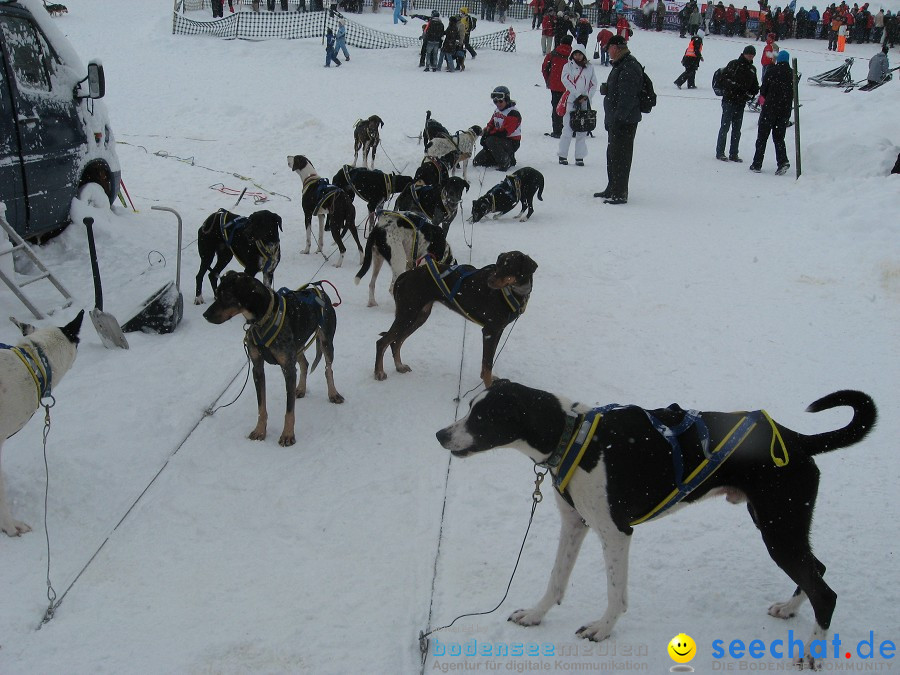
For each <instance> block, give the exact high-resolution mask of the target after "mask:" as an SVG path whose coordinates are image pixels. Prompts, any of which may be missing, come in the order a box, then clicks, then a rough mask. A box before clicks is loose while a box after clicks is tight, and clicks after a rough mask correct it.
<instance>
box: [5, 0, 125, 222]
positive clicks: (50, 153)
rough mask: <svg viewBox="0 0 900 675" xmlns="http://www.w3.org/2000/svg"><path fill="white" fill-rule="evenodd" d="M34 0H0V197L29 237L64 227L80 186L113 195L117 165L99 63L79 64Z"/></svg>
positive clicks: (13, 218) (42, 8)
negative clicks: (86, 65)
mask: <svg viewBox="0 0 900 675" xmlns="http://www.w3.org/2000/svg"><path fill="white" fill-rule="evenodd" d="M53 22H54V19H52V18H51V17H50V15H49V14H48V13H47V10H46V9H45V8H44V6H43V4H42V3H41V2H40V0H0V202H3V203H4V204H5V205H6V219H7V220H8V221H9V223H10V224H11V225H12V226H13V228H15V230H16V231H17V232H19V233H20V234H21V235H22V236H23V237H26V238H30V239H34V238H37V237H39V236H40V235H42V234H46V233H49V232H52V231H53V230H58V229H60V228H62V227H65V226H66V225H67V224H68V222H69V207H70V205H71V203H72V198H73V197H76V196H78V194H79V191H81V190H87V189H90V190H92V191H93V193H97V192H98V191H97V189H96V187H94V186H93V185H91V184H96V185H99V186H100V188H101V189H102V191H103V192H104V193H105V194H106V196H107V197H108V198H109V201H110V203H112V201H113V199H115V196H116V193H117V191H118V187H119V178H120V175H121V174H120V167H119V159H118V157H117V156H116V150H115V138H114V136H113V133H112V130H111V129H110V126H109V119H108V116H107V113H106V107H105V106H104V105H103V103H102V102H100V101H97V100H96V99H99V98H102V97H103V95H104V93H105V80H104V76H103V66H102V65H101V64H100V63H99V62H97V61H92V62H91V63H90V64H88V67H87V68H85V67H84V65H83V64H82V63H81V60H80V59H79V57H78V55H77V54H76V53H75V50H74V49H73V48H72V45H71V44H69V41H68V40H67V39H66V38H65V36H64V35H63V34H62V33H61V32H60V31H59V29H58V28H57V27H56V26H55V25H54V24H53Z"/></svg>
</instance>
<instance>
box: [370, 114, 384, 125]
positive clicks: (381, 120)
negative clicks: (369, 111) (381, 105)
mask: <svg viewBox="0 0 900 675" xmlns="http://www.w3.org/2000/svg"><path fill="white" fill-rule="evenodd" d="M372 117H374V118H375V121H376V122H378V126H380V127H383V126H384V120H383V119H381V118H380V117H379V116H378V115H372Z"/></svg>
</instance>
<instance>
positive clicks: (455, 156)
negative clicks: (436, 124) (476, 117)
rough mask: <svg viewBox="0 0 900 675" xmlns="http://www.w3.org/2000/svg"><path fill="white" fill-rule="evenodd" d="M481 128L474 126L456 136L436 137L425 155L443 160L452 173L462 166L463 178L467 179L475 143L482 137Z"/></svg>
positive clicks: (427, 146) (428, 146) (427, 145)
mask: <svg viewBox="0 0 900 675" xmlns="http://www.w3.org/2000/svg"><path fill="white" fill-rule="evenodd" d="M481 131H482V129H481V127H480V126H478V125H477V124H473V125H472V126H470V127H469V128H468V129H465V130H463V131H457V132H456V133H455V134H446V135H435V136H434V137H433V138H432V139H431V140H430V141H429V142H427V143H426V144H425V155H426V156H428V157H438V158H440V159H443V160H444V161H445V162H447V164H449V165H450V167H451V173H453V174H455V173H456V169H457V168H458V167H459V166H460V165H462V177H463V179H467V176H466V174H467V170H468V168H469V160H470V159H472V155H473V153H474V152H475V141H477V140H478V139H479V138H480V137H481Z"/></svg>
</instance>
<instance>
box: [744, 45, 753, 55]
mask: <svg viewBox="0 0 900 675" xmlns="http://www.w3.org/2000/svg"><path fill="white" fill-rule="evenodd" d="M741 54H753V56H756V47H754V46H753V45H747V46H746V47H744V51H742V52H741Z"/></svg>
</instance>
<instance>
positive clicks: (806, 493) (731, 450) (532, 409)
mask: <svg viewBox="0 0 900 675" xmlns="http://www.w3.org/2000/svg"><path fill="white" fill-rule="evenodd" d="M841 406H846V407H849V408H852V410H853V419H851V420H850V422H849V424H847V425H846V426H844V427H842V428H840V429H836V430H834V431H827V432H823V433H818V434H801V433H798V432H796V431H792V430H791V429H788V428H787V427H785V426H782V425H781V424H778V423H777V422H774V421H773V420H772V418H771V417H770V416H769V415H768V413H766V412H765V411H762V410H760V411H755V412H738V413H722V412H698V411H695V410H689V411H685V410H682V409H681V408H679V407H678V406H675V405H673V406H669V407H668V408H664V409H660V410H645V409H643V408H639V407H637V406H604V407H603V408H594V409H592V408H590V407H589V406H585V405H582V404H579V403H573V402H572V401H569V400H567V399H564V398H562V397H559V396H555V395H554V394H551V393H548V392H545V391H540V390H538V389H531V388H529V387H526V386H523V385H521V384H516V383H514V382H510V381H508V380H497V381H495V382H494V383H493V385H492V386H491V387H490V388H489V389H488V390H487V391H485V392H483V393H482V394H480V395H478V396H477V397H476V398H475V399H474V400H473V401H472V403H471V405H470V407H469V412H468V414H467V415H466V417H464V418H463V419H461V420H459V421H458V422H456V423H454V424H451V425H450V426H448V427H446V428H444V429H441V430H440V431H438V432H437V439H438V441H439V442H440V444H441V445H442V446H443V447H444V448H446V449H447V450H450V451H451V452H452V453H453V454H454V455H456V456H458V457H468V456H469V455H473V454H475V453H478V452H482V451H484V450H489V449H491V448H497V447H513V448H516V449H517V450H520V451H521V452H523V453H524V454H526V455H527V456H528V457H529V458H530V459H531V460H532V461H534V462H535V463H536V464H538V465H542V466H546V467H549V471H550V473H551V474H552V475H553V478H554V484H555V486H556V490H554V492H556V497H557V499H556V503H557V506H558V507H559V509H560V512H561V521H562V527H561V530H560V536H559V548H558V550H557V554H556V562H555V564H554V566H553V571H552V572H551V573H550V582H549V584H548V586H547V590H546V593H545V594H544V596H543V597H542V598H541V599H540V600H539V601H538V603H537V605H535V606H534V607H532V608H531V609H520V610H517V611H515V612H513V613H512V615H511V616H510V617H509V620H510V621H514V622H515V623H518V624H520V625H523V626H534V625H537V624H539V623H540V622H541V620H542V619H543V618H544V615H545V614H546V613H547V611H548V610H549V609H550V608H551V607H553V605H558V604H560V603H561V602H562V599H563V595H564V593H565V590H566V585H567V583H568V580H569V574H570V573H571V571H572V567H573V566H574V564H575V559H576V558H577V557H578V551H579V549H580V547H581V543H582V541H583V540H584V537H585V535H586V534H587V531H588V528H593V530H594V531H595V532H596V533H597V534H598V535H599V536H600V539H601V540H602V543H603V554H604V558H605V561H606V582H607V602H608V606H607V609H606V613H605V614H604V615H603V617H602V618H600V619H599V620H597V621H594V622H592V623H589V624H587V625H585V626H582V627H581V628H579V629H578V632H577V634H578V635H579V636H580V637H584V638H588V639H590V640H595V641H600V640H605V639H606V638H608V637H609V635H610V633H611V632H612V630H613V628H614V626H615V625H616V621H617V620H618V619H619V617H620V616H621V615H622V614H623V613H624V612H625V610H626V607H627V593H626V582H627V578H628V548H629V545H630V543H631V534H632V531H633V526H634V525H637V524H638V523H641V522H645V521H647V520H650V519H651V518H655V517H657V516H659V515H661V514H662V513H664V512H666V511H667V510H668V509H669V507H670V506H676V508H677V507H679V506H683V505H684V504H687V503H692V502H695V501H697V500H698V499H701V498H703V497H707V496H713V495H725V496H726V498H727V499H728V501H730V502H732V503H738V502H741V501H746V502H747V509H748V511H749V512H750V517H751V518H752V519H753V522H754V524H755V525H756V527H757V528H758V529H759V531H760V534H761V535H762V538H763V542H764V543H765V545H766V548H767V549H768V551H769V555H770V556H771V557H772V560H774V561H775V564H776V565H778V566H779V567H780V568H781V569H782V570H783V571H784V572H785V573H786V574H787V575H788V576H789V577H790V578H791V579H792V580H793V581H794V583H796V584H797V589H796V590H795V591H794V595H793V596H792V597H791V598H789V599H788V600H787V601H785V602H779V603H775V604H773V605H772V606H771V607H769V614H770V615H771V616H774V617H778V618H782V619H787V618H790V617H792V616H794V614H795V613H796V611H797V609H798V608H799V607H800V605H801V604H802V603H803V601H804V600H806V599H807V598H809V601H810V604H811V605H812V608H813V612H814V613H815V618H816V621H815V627H814V629H813V632H812V638H811V640H824V639H825V638H826V636H827V634H828V628H829V626H830V624H831V618H832V614H833V613H834V608H835V604H836V601H837V595H836V593H835V592H834V591H833V590H831V588H829V587H828V585H827V584H826V583H825V581H824V579H823V575H824V573H825V565H823V564H822V563H821V562H820V561H819V560H818V559H817V558H816V557H815V555H813V552H812V549H811V548H810V543H809V529H810V523H811V521H812V515H813V509H814V508H815V502H816V493H817V492H818V486H819V470H818V468H817V467H816V464H815V461H814V457H815V455H818V454H821V453H824V452H829V451H832V450H837V449H838V448H845V447H848V446H850V445H853V444H855V443H859V442H860V441H862V440H863V439H864V438H866V437H867V436H868V435H869V433H870V432H871V431H872V428H873V426H874V425H875V421H876V418H877V411H876V408H875V403H874V402H873V401H872V399H871V398H870V397H869V396H867V395H866V394H863V393H861V392H858V391H849V390H845V391H837V392H834V393H833V394H829V395H827V396H825V397H823V398H820V399H819V400H818V401H815V402H814V403H812V404H811V405H810V406H809V407H808V408H807V411H808V412H820V411H823V410H830V409H832V408H837V407H841ZM723 453H724V454H723ZM675 458H679V459H680V460H681V461H680V462H678V461H674V460H675ZM579 460H580V461H579ZM679 468H680V469H681V471H679ZM679 474H681V475H679ZM682 477H684V478H683V479H682ZM685 495H686V496H685ZM679 497H681V498H682V503H681V504H678V503H677V502H678V501H679ZM811 644H812V642H809V643H807V645H808V646H809V645H811ZM797 665H800V666H801V667H802V666H803V665H806V666H809V667H811V668H815V667H817V665H818V664H817V662H816V659H815V658H814V657H813V656H812V655H811V654H810V653H809V650H807V652H806V653H805V654H804V655H803V657H802V658H800V659H798V661H797Z"/></svg>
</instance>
